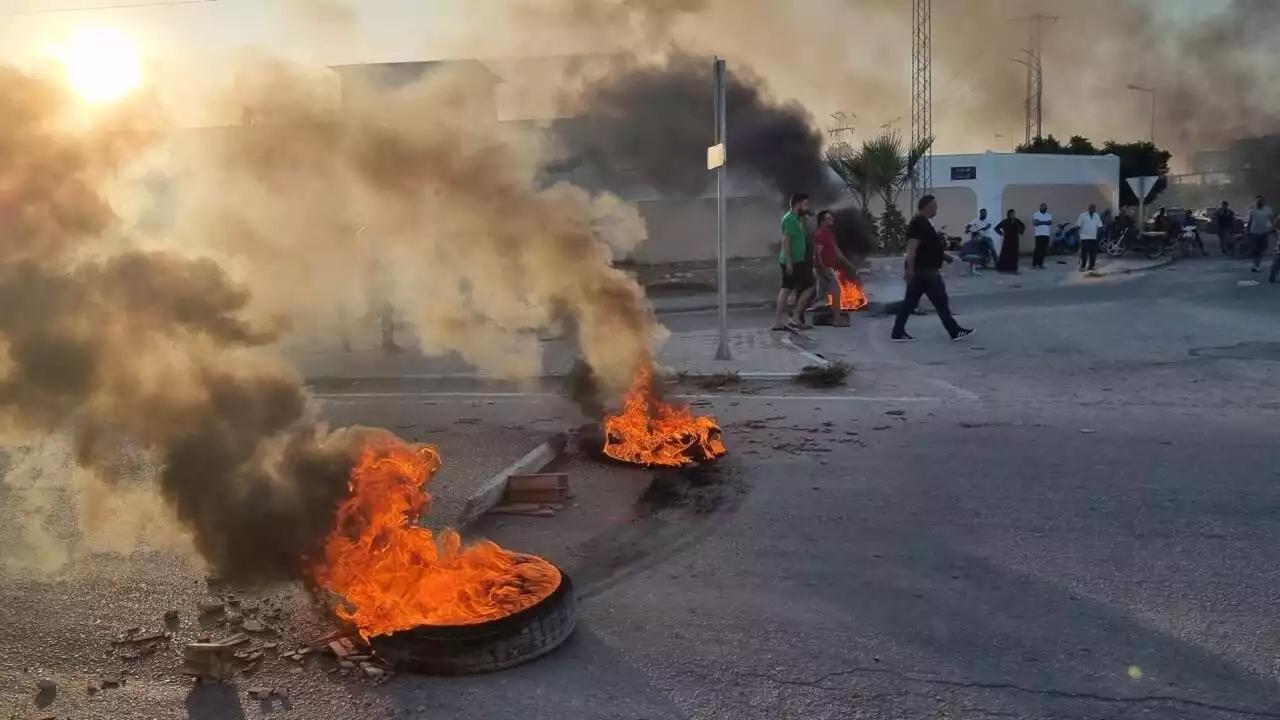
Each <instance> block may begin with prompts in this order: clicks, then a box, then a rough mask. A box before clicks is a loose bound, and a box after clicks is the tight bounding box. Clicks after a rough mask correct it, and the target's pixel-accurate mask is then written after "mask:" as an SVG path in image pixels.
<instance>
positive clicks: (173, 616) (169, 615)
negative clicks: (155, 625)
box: [164, 610, 178, 622]
mask: <svg viewBox="0 0 1280 720" xmlns="http://www.w3.org/2000/svg"><path fill="white" fill-rule="evenodd" d="M164 621H165V622H177V621H178V611H177V610H166V611H165V613H164Z"/></svg>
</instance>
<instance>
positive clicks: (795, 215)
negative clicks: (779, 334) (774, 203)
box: [773, 193, 813, 330]
mask: <svg viewBox="0 0 1280 720" xmlns="http://www.w3.org/2000/svg"><path fill="white" fill-rule="evenodd" d="M808 212H809V196H808V195H805V194H804V193H796V194H795V195H792V196H791V209H790V210H788V211H787V213H786V214H785V215H783V216H782V251H781V252H780V253H779V254H778V265H779V266H780V267H781V269H782V288H781V289H780V290H779V291H778V307H777V308H776V310H775V311H774V314H773V329H774V330H807V329H808V328H810V327H812V326H810V325H806V324H805V322H804V311H805V308H807V307H808V306H809V300H810V299H811V298H812V297H813V265H812V264H810V263H809V262H806V260H805V256H806V255H807V247H806V246H807V245H808V240H807V239H806V238H805V233H804V222H803V221H802V220H801V218H803V217H804V215H805V214H807V213H808ZM792 291H794V292H795V294H796V304H795V307H793V308H792V309H791V320H790V322H787V321H786V317H787V297H788V296H789V295H791V293H792Z"/></svg>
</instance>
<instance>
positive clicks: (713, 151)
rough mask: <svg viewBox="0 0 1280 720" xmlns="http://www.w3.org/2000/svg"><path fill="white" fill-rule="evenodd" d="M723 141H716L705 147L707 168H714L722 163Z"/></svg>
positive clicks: (723, 158)
mask: <svg viewBox="0 0 1280 720" xmlns="http://www.w3.org/2000/svg"><path fill="white" fill-rule="evenodd" d="M724 160H725V157H724V143H717V144H715V145H712V146H711V147H709V148H707V169H708V170H715V169H717V168H719V167H720V166H721V165H723V164H724Z"/></svg>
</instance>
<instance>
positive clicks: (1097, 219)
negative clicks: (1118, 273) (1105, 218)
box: [1076, 203, 1102, 272]
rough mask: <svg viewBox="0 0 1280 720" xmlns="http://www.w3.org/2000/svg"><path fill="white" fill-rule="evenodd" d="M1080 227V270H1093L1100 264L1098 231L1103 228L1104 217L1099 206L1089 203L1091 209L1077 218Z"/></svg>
mask: <svg viewBox="0 0 1280 720" xmlns="http://www.w3.org/2000/svg"><path fill="white" fill-rule="evenodd" d="M1076 227H1078V228H1080V272H1086V271H1089V270H1093V269H1094V267H1095V266H1097V264H1098V231H1099V230H1101V229H1102V217H1101V216H1099V215H1098V207H1097V206H1096V205H1094V204H1093V203H1089V209H1088V210H1086V211H1084V212H1082V213H1080V217H1078V218H1076Z"/></svg>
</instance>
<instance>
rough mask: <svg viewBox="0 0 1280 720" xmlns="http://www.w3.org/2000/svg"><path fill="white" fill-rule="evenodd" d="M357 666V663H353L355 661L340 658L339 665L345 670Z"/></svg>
mask: <svg viewBox="0 0 1280 720" xmlns="http://www.w3.org/2000/svg"><path fill="white" fill-rule="evenodd" d="M355 666H356V664H355V663H353V662H351V661H350V660H339V661H338V667H340V668H342V669H343V670H350V669H352V668H354V667H355Z"/></svg>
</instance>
